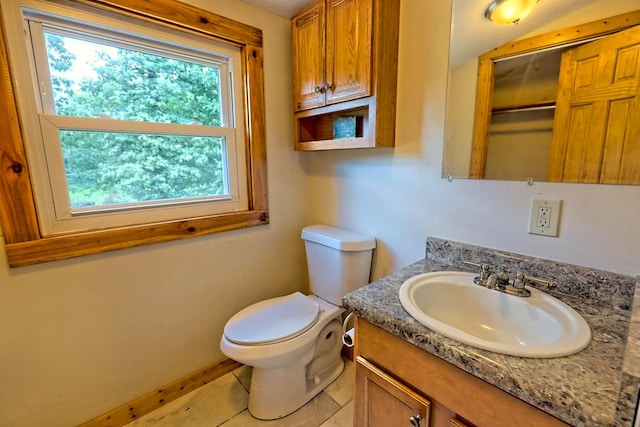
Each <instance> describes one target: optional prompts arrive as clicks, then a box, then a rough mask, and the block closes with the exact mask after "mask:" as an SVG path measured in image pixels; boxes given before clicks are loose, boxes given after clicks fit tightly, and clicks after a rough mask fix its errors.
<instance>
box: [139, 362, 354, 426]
mask: <svg viewBox="0 0 640 427" xmlns="http://www.w3.org/2000/svg"><path fill="white" fill-rule="evenodd" d="M354 378H355V367H354V364H353V362H352V361H350V360H345V369H344V372H343V373H342V375H341V376H340V377H339V378H338V379H337V380H335V381H334V382H333V383H332V384H330V385H329V386H328V387H327V388H326V389H325V390H324V391H323V392H321V393H320V394H318V395H317V396H316V397H315V398H313V399H312V400H311V401H310V402H309V403H307V404H306V405H304V406H303V407H302V408H300V409H298V410H297V411H295V412H294V413H292V414H291V415H289V416H287V417H284V418H281V419H278V420H272V421H261V420H257V419H255V418H253V417H252V416H251V414H249V411H248V410H247V403H248V401H249V393H248V390H249V384H250V382H251V368H250V367H248V366H242V367H240V368H238V369H236V370H235V371H233V372H230V373H228V374H226V375H224V376H222V377H220V378H218V379H216V380H215V381H212V382H210V383H209V384H206V385H204V386H202V387H200V388H198V389H197V390H194V391H192V392H191V393H189V394H186V395H184V396H182V397H180V398H179V399H176V400H174V401H172V402H169V403H167V404H166V405H165V406H163V407H161V408H159V409H156V410H155V411H153V412H151V413H149V414H147V415H145V416H143V417H140V418H138V419H137V420H135V421H133V422H131V423H129V424H127V425H126V427H139V426H154V427H183V426H184V427H200V426H202V427H204V426H207V427H212V426H224V427H236V426H243V427H254V426H256V427H296V426H300V427H302V426H304V427H351V426H352V425H353V382H354Z"/></svg>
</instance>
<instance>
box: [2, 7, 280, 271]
mask: <svg viewBox="0 0 640 427" xmlns="http://www.w3.org/2000/svg"><path fill="white" fill-rule="evenodd" d="M87 3H89V4H91V3H94V2H92V1H89V2H87ZM96 3H97V2H96ZM120 3H125V4H126V3H128V2H127V1H122V2H120ZM163 3H164V2H158V5H159V7H158V10H162V9H163V8H162V6H163ZM169 3H170V6H169ZM134 4H135V2H131V5H130V8H131V9H130V10H132V11H134V12H135V13H133V14H132V13H130V12H128V13H127V14H126V15H122V14H116V13H114V12H118V10H112V11H105V10H103V9H97V8H94V7H86V6H82V5H75V6H73V7H70V6H69V5H68V4H67V3H57V2H50V1H48V2H40V1H32V0H24V1H17V0H2V3H1V5H2V12H3V19H4V21H3V22H2V25H3V26H4V27H5V29H6V30H5V32H6V35H7V36H6V37H7V40H6V45H7V48H8V49H7V50H8V51H9V58H1V57H0V61H2V62H0V66H1V67H2V68H4V69H10V72H11V76H12V78H13V82H15V83H17V84H15V85H13V86H14V87H13V90H12V91H11V92H10V93H9V95H10V96H9V100H8V101H6V102H5V103H4V104H0V112H3V111H4V112H6V113H7V114H4V115H3V117H7V118H8V119H10V118H11V114H13V115H17V117H16V118H19V120H20V123H21V125H22V127H21V132H20V128H18V129H16V127H15V126H16V125H15V123H13V122H11V121H7V123H9V124H12V128H11V129H9V133H11V134H12V135H11V136H12V138H13V140H12V141H10V142H9V143H12V144H11V145H12V146H11V147H7V148H10V150H6V151H7V152H15V153H16V157H20V154H21V151H22V152H26V156H25V160H24V162H26V163H23V161H20V160H17V159H14V160H13V163H12V165H11V168H9V169H8V170H7V171H5V172H4V175H2V176H1V177H0V178H1V179H2V181H3V184H4V185H2V186H0V191H2V194H1V195H2V197H3V198H4V199H5V200H8V201H9V203H8V206H9V209H5V210H4V212H2V213H3V223H2V225H3V230H4V233H5V240H6V243H7V253H8V256H9V263H10V265H24V264H30V263H33V262H40V261H46V260H50V259H61V258H67V257H70V256H76V255H82V254H85V253H95V252H101V251H103V250H111V249H116V248H120V247H128V246H135V245H139V244H145V243H150V242H156V241H164V240H171V239H175V238H181V237H186V236H190V235H200V234H206V233H211V232H216V231H224V230H228V229H233V228H240V227H246V226H251V225H259V224H264V223H267V222H268V211H267V209H266V182H265V177H266V166H265V163H266V159H265V155H264V129H263V126H264V120H263V116H264V100H263V94H262V86H263V82H262V69H261V60H260V57H261V34H260V32H259V30H256V29H254V28H251V27H246V26H244V25H242V24H240V23H236V22H230V21H229V20H226V19H225V18H222V17H220V16H217V15H214V14H210V13H206V12H205V11H202V10H198V9H195V8H192V7H190V6H187V5H184V4H181V3H178V2H174V1H172V2H167V3H164V5H165V6H166V10H165V11H164V12H162V11H160V12H155V14H154V15H153V16H150V15H148V14H147V12H141V11H135V6H134ZM176 8H179V9H183V12H185V13H182V14H179V13H175V14H174V13H172V12H173V11H174V10H175V9H176ZM118 13H120V12H118ZM163 14H166V15H167V16H164V15H163ZM174 16H197V17H199V18H198V19H197V20H194V21H193V22H189V21H181V22H174V23H173V24H172V25H170V26H168V25H167V20H168V18H169V17H170V18H171V19H173V17H174ZM141 18H144V19H141ZM149 18H153V21H154V22H149ZM211 22H216V23H218V25H215V26H214V25H211V24H210V23H211ZM220 22H222V23H226V24H228V25H227V26H224V25H219V23H220ZM16 23H18V24H16ZM231 24H233V25H231ZM210 28H216V32H215V33H214V32H212V31H211V29H210ZM9 65H10V67H9ZM0 71H3V70H0ZM2 75H6V74H5V73H4V71H3V73H2ZM11 83H12V82H11V81H8V80H5V81H3V82H1V83H0V84H2V85H3V86H0V90H2V93H0V95H2V94H4V93H6V92H7V90H8V89H11V86H12V85H11ZM13 96H15V100H16V101H17V102H15V103H14V102H13V99H14V98H13ZM16 113H17V114H16ZM4 124H5V123H3V127H4ZM16 134H18V135H16ZM1 136H4V135H1ZM16 136H18V137H19V140H18V141H16V140H15V138H16ZM3 139H4V138H3ZM0 144H5V142H0ZM0 148H2V147H0ZM24 166H26V168H25V167H24ZM16 180H17V181H20V184H21V189H22V191H21V192H20V193H16V192H15V191H11V190H12V189H11V188H10V187H14V188H15V187H16V184H18V183H17V182H15V181H16ZM27 185H28V186H27ZM24 190H26V191H24ZM29 190H30V191H29ZM21 209H22V211H23V212H20V210H21ZM24 213H27V215H24ZM28 213H32V215H28ZM36 218H37V219H36ZM23 221H26V224H24V223H23ZM23 226H26V227H27V230H26V233H25V232H24V231H23V230H22V228H23ZM68 246H69V248H67V247H68ZM14 248H15V250H14Z"/></svg>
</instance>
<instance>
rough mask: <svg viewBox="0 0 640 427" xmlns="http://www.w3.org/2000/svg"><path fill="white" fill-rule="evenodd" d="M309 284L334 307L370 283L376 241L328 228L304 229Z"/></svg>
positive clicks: (314, 292)
mask: <svg viewBox="0 0 640 427" xmlns="http://www.w3.org/2000/svg"><path fill="white" fill-rule="evenodd" d="M302 239H303V240H304V241H305V250H306V253H307V267H308V269H309V284H310V286H311V292H312V293H313V294H314V295H317V296H319V297H320V298H322V299H324V300H325V301H328V302H330V303H332V304H334V305H341V304H342V297H343V296H344V295H346V294H348V293H349V292H351V291H354V290H356V289H358V288H359V287H361V286H364V285H366V284H368V283H369V274H370V272H371V255H372V253H373V249H374V248H375V247H376V239H375V238H373V237H371V236H365V235H362V234H358V233H354V232H352V231H348V230H343V229H341V228H336V227H330V226H328V225H310V226H308V227H305V228H303V229H302Z"/></svg>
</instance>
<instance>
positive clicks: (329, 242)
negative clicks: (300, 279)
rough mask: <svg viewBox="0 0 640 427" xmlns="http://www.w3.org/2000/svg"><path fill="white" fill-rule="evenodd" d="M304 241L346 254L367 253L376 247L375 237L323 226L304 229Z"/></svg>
mask: <svg viewBox="0 0 640 427" xmlns="http://www.w3.org/2000/svg"><path fill="white" fill-rule="evenodd" d="M302 239H303V240H306V241H309V242H315V243H318V244H320V245H324V246H328V247H330V248H333V249H338V250H340V251H345V252H353V251H366V250H369V249H374V248H375V247H376V239H375V237H371V236H366V235H364V234H358V233H354V232H353V231H349V230H344V229H342V228H337V227H331V226H328V225H322V224H319V225H310V226H308V227H305V228H303V229H302Z"/></svg>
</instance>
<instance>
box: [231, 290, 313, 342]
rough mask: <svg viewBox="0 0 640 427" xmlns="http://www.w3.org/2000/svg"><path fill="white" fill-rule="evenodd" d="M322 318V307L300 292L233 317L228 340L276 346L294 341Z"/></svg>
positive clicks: (250, 307) (249, 308)
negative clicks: (275, 344) (278, 343)
mask: <svg viewBox="0 0 640 427" xmlns="http://www.w3.org/2000/svg"><path fill="white" fill-rule="evenodd" d="M319 316H320V309H319V307H318V304H317V303H316V302H314V301H313V300H312V299H311V298H309V297H307V296H306V295H304V294H302V293H300V292H294V293H292V294H289V295H285V296H283V297H278V298H272V299H269V300H266V301H261V302H258V303H255V304H252V305H250V306H249V307H247V308H245V309H243V310H241V311H239V312H238V313H237V314H236V315H235V316H233V317H232V318H231V319H229V321H228V322H227V324H226V325H225V327H224V336H225V337H226V338H227V339H228V340H229V341H231V342H233V343H236V344H241V345H261V344H272V343H277V342H281V341H286V340H289V339H291V338H294V337H296V336H298V335H300V334H302V333H303V332H305V331H307V330H308V329H309V328H311V327H312V326H313V325H314V324H315V323H316V322H317V321H318V318H319Z"/></svg>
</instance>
